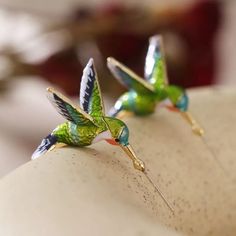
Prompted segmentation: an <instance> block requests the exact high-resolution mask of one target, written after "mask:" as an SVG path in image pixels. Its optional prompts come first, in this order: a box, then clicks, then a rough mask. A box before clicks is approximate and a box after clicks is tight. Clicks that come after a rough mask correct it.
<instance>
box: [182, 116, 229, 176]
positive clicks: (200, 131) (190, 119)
mask: <svg viewBox="0 0 236 236" xmlns="http://www.w3.org/2000/svg"><path fill="white" fill-rule="evenodd" d="M181 115H182V116H183V117H184V119H185V120H186V121H187V122H188V123H189V124H190V125H191V127H192V130H193V132H194V133H195V134H197V135H199V136H201V139H202V141H203V143H204V144H205V146H206V148H207V150H208V151H209V152H210V153H211V155H212V156H213V158H214V160H215V161H216V163H217V164H218V166H219V167H220V168H221V169H222V171H223V172H224V173H225V174H226V175H227V176H228V173H227V171H226V170H225V169H224V167H223V166H222V164H221V162H220V161H219V159H218V158H217V156H216V154H215V153H214V152H213V150H212V149H211V148H210V147H209V145H208V143H207V141H206V139H205V138H204V136H203V135H204V130H203V129H202V128H201V127H200V125H199V124H198V123H197V121H196V120H195V119H194V118H193V116H192V115H191V113H190V112H181Z"/></svg>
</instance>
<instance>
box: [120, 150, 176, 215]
mask: <svg viewBox="0 0 236 236" xmlns="http://www.w3.org/2000/svg"><path fill="white" fill-rule="evenodd" d="M121 148H122V149H123V150H124V151H125V152H126V154H127V155H128V156H129V158H130V159H131V160H132V162H133V165H134V168H135V169H136V170H139V171H141V172H142V173H143V174H144V175H145V176H146V178H147V180H148V181H149V183H150V184H151V185H152V186H153V187H154V189H155V190H156V191H157V192H158V193H159V195H160V196H161V198H162V199H163V201H164V202H165V203H166V205H167V206H168V208H169V209H170V210H171V212H172V213H174V208H173V207H172V206H171V205H170V203H169V202H168V201H167V199H166V198H165V196H164V194H163V193H162V192H161V190H160V188H158V187H157V186H156V185H155V184H154V183H153V181H152V180H151V178H150V177H149V176H148V174H147V172H146V169H145V165H144V162H143V161H142V160H140V159H138V158H137V156H136V154H135V153H134V151H133V149H132V147H131V146H130V145H127V146H121Z"/></svg>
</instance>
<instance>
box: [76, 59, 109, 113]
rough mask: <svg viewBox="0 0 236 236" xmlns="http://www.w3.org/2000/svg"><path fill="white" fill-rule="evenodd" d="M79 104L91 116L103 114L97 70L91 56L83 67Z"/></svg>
mask: <svg viewBox="0 0 236 236" xmlns="http://www.w3.org/2000/svg"><path fill="white" fill-rule="evenodd" d="M80 106H81V108H83V110H84V111H85V112H86V113H88V114H90V115H91V116H92V117H99V116H104V114H105V111H104V105H103V100H102V96H101V91H100V87H99V83H98V78H97V72H96V69H95V66H94V63H93V59H92V58H91V59H90V60H89V62H88V64H87V65H86V67H85V68H84V71H83V76H82V80H81V85H80Z"/></svg>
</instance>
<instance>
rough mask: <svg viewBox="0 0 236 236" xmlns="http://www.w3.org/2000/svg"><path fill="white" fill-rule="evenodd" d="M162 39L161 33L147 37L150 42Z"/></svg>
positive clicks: (159, 41) (158, 41) (157, 41)
mask: <svg viewBox="0 0 236 236" xmlns="http://www.w3.org/2000/svg"><path fill="white" fill-rule="evenodd" d="M162 40H163V37H162V35H161V34H156V35H153V36H152V37H150V38H149V42H150V43H154V42H155V43H161V41H162Z"/></svg>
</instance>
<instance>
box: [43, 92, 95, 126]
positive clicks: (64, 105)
mask: <svg viewBox="0 0 236 236" xmlns="http://www.w3.org/2000/svg"><path fill="white" fill-rule="evenodd" d="M47 91H48V99H49V100H50V101H51V103H52V104H53V106H54V107H55V108H56V110H57V111H58V112H59V113H60V114H61V115H62V116H63V117H64V118H65V119H67V120H68V121H70V122H73V123H74V124H77V125H92V124H93V125H94V122H93V119H92V117H91V116H90V115H89V114H87V113H86V112H84V111H83V110H82V109H81V108H80V107H78V106H76V105H74V104H73V103H72V102H71V101H70V100H69V99H68V98H66V97H65V96H64V95H62V94H61V93H59V92H57V91H56V90H55V89H53V88H48V89H47Z"/></svg>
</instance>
